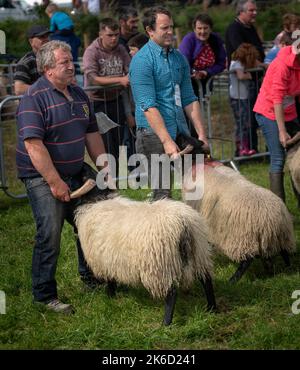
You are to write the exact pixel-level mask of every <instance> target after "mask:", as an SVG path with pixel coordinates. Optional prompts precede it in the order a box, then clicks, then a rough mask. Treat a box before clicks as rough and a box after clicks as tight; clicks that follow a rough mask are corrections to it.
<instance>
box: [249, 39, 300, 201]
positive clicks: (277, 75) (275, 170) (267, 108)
mask: <svg viewBox="0 0 300 370" xmlns="http://www.w3.org/2000/svg"><path fill="white" fill-rule="evenodd" d="M299 52H300V50H299V49H296V47H295V46H294V45H291V46H286V47H284V48H282V49H281V50H280V51H279V53H278V55H277V57H276V58H275V59H274V60H273V62H272V63H271V64H270V66H269V68H268V69H267V72H266V75H265V77H264V81H263V84H262V86H261V89H260V91H259V94H258V97H257V100H256V103H255V105H254V108H253V111H254V112H256V119H257V122H258V124H259V126H260V128H261V130H262V132H263V135H264V137H265V140H266V143H267V145H268V148H269V152H270V159H271V165H270V189H271V191H273V193H275V194H276V195H278V196H279V197H280V198H281V199H282V200H283V201H285V193H284V186H283V175H284V174H283V168H284V161H285V148H286V143H287V140H289V139H290V138H291V137H292V136H294V135H295V133H296V132H297V131H300V125H299V122H298V119H297V111H296V105H295V96H297V95H300V54H299Z"/></svg>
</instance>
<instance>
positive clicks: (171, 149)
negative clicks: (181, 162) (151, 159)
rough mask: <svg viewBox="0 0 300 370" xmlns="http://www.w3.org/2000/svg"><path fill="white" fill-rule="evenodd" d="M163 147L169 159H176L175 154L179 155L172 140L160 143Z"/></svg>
mask: <svg viewBox="0 0 300 370" xmlns="http://www.w3.org/2000/svg"><path fill="white" fill-rule="evenodd" d="M162 144H163V146H164V150H165V153H166V154H167V155H168V156H169V157H176V155H177V153H179V151H180V150H179V148H178V146H177V144H176V143H175V142H174V141H173V140H172V139H170V140H166V141H165V142H164V143H162Z"/></svg>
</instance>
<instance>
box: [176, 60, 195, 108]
mask: <svg viewBox="0 0 300 370" xmlns="http://www.w3.org/2000/svg"><path fill="white" fill-rule="evenodd" d="M182 60H183V61H182V65H183V76H182V82H181V86H180V90H181V102H182V107H183V108H184V107H186V106H187V105H189V104H191V103H193V102H194V101H197V100H198V99H197V97H196V95H195V94H194V90H193V86H192V81H191V76H190V67H189V65H188V62H187V60H186V58H184V57H183V56H182Z"/></svg>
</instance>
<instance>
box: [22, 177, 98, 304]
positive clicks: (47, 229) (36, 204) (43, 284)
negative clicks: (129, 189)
mask: <svg viewBox="0 0 300 370" xmlns="http://www.w3.org/2000/svg"><path fill="white" fill-rule="evenodd" d="M64 181H65V182H66V183H67V184H68V185H69V187H70V189H71V190H75V189H77V188H78V187H80V185H81V180H80V179H79V178H76V177H72V178H69V179H64ZM23 182H24V184H25V187H26V190H27V194H28V198H29V202H30V205H31V208H32V212H33V216H34V219H35V223H36V238H35V246H34V250H33V256H32V292H33V297H34V300H35V301H39V302H47V301H49V300H51V299H54V298H57V284H56V280H55V272H56V266H57V260H58V256H59V252H60V239H61V232H62V227H63V224H64V220H67V221H68V222H69V223H70V224H71V225H72V226H73V228H74V231H75V234H77V230H76V227H75V225H74V218H73V213H74V209H75V206H76V204H77V202H78V201H77V200H72V201H70V202H67V203H64V202H61V201H59V200H57V199H55V198H54V197H53V195H52V193H51V190H50V187H49V185H48V184H47V182H46V181H45V180H44V179H43V178H42V177H35V178H26V179H23ZM77 251H78V265H79V267H78V270H79V273H80V275H81V276H86V275H89V274H91V272H90V270H89V268H88V266H87V264H86V261H85V259H84V256H83V252H82V249H81V246H80V242H79V239H78V238H77Z"/></svg>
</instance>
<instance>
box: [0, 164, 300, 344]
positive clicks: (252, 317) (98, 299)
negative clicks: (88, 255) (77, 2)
mask: <svg viewBox="0 0 300 370" xmlns="http://www.w3.org/2000/svg"><path fill="white" fill-rule="evenodd" d="M240 169H241V171H242V173H243V174H245V175H246V176H247V177H248V178H249V179H251V180H252V181H254V182H255V183H258V184H260V185H262V186H267V172H268V165H267V164H249V165H246V164H245V165H242V166H241V168H240ZM286 189H287V205H288V207H289V209H290V211H291V212H292V214H293V215H294V222H295V229H296V236H297V240H298V244H299V237H300V235H299V231H300V226H299V211H298V210H297V208H296V203H295V200H294V198H293V196H292V191H291V187H290V184H289V181H288V179H286ZM125 193H126V194H127V195H128V196H130V197H133V198H135V199H140V200H142V199H145V198H146V195H147V191H145V190H143V191H126V192H125ZM175 195H176V198H179V193H178V192H176V194H175ZM0 215H1V216H0V217H1V223H0V234H1V239H0V270H1V278H0V290H3V291H4V292H5V293H6V299H7V313H6V314H5V315H0V348H1V349H208V348H216V349H225V348H226V349H238V348H239V349H275V348H276V349H283V348H289V349H292V348H297V349H299V348H300V342H299V336H300V315H298V316H297V315H293V314H292V313H291V305H292V303H293V300H292V299H291V295H292V292H293V291H294V290H297V289H300V280H299V266H300V259H299V254H297V255H296V256H294V257H293V258H292V268H290V269H289V270H287V269H286V268H285V267H284V265H283V262H282V261H281V259H280V258H279V257H278V258H276V260H275V268H276V275H275V276H274V277H267V276H266V275H265V273H264V271H263V268H262V266H261V263H260V261H259V260H257V261H255V262H254V263H253V265H252V266H251V267H250V269H249V271H248V272H247V273H246V275H245V276H244V277H243V278H242V280H241V281H240V282H239V283H238V284H236V285H230V284H229V283H228V279H229V277H230V276H231V274H232V273H233V272H234V270H235V268H236V266H235V265H234V264H233V263H231V262H230V261H229V260H228V259H227V258H225V257H223V256H217V257H215V277H214V286H215V294H216V299H217V304H218V307H219V310H220V312H219V313H217V314H215V313H213V314H212V313H207V312H206V311H205V305H206V301H205V298H204V294H203V291H202V287H201V286H200V284H198V283H195V285H194V287H193V288H192V289H191V290H190V291H189V292H183V291H179V295H178V301H177V304H176V307H175V314H174V320H173V324H172V325H171V326H170V327H163V326H162V325H161V321H162V317H163V312H164V304H163V302H161V301H155V300H153V299H152V298H151V297H150V296H149V294H148V292H147V291H146V290H145V289H143V288H138V289H134V288H127V287H123V286H122V287H120V288H119V290H118V292H117V296H116V297H115V298H112V299H109V298H108V297H107V296H106V294H105V292H104V290H99V291H96V292H90V291H89V292H88V291H86V290H85V288H84V286H83V285H82V283H81V281H80V280H79V277H78V274H77V258H76V250H75V243H74V236H73V232H72V229H71V228H70V227H69V225H65V227H64V230H63V237H62V246H61V255H60V258H59V265H58V270H57V281H58V291H59V296H60V298H61V299H62V300H64V301H67V302H70V303H72V304H73V305H74V306H75V308H76V313H75V315H73V316H67V317H65V316H63V315H58V314H55V313H51V312H48V311H46V310H45V308H44V307H43V306H38V305H34V304H32V297H31V277H30V269H31V255H32V249H33V245H34V224H33V219H32V216H31V210H30V207H29V205H28V204H27V201H26V200H13V199H10V198H8V197H7V196H5V195H4V194H3V193H0Z"/></svg>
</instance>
